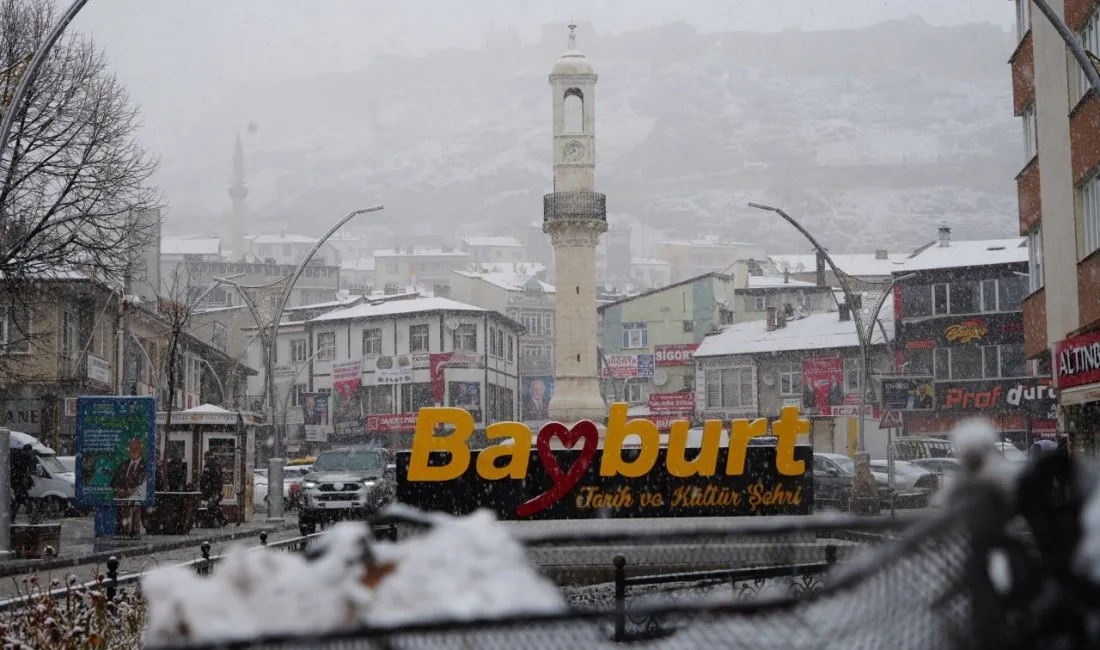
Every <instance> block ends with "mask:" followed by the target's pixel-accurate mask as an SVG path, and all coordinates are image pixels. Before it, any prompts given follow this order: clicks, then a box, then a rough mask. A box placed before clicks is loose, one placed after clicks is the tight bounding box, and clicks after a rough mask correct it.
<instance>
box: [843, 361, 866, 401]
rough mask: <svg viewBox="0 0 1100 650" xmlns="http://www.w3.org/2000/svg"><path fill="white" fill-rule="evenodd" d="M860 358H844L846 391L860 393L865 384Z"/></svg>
mask: <svg viewBox="0 0 1100 650" xmlns="http://www.w3.org/2000/svg"><path fill="white" fill-rule="evenodd" d="M860 363H861V362H860V360H859V359H845V360H844V392H845V393H858V392H859V390H860V387H861V386H862V385H863V381H862V379H863V370H862V368H860Z"/></svg>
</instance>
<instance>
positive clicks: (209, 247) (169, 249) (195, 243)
mask: <svg viewBox="0 0 1100 650" xmlns="http://www.w3.org/2000/svg"><path fill="white" fill-rule="evenodd" d="M221 246H222V241H221V240H220V239H218V238H217V237H164V238H162V239H161V240H160V254H161V255H219V254H220V253H221Z"/></svg>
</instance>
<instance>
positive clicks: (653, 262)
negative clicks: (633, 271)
mask: <svg viewBox="0 0 1100 650" xmlns="http://www.w3.org/2000/svg"><path fill="white" fill-rule="evenodd" d="M630 264H631V266H671V265H670V264H669V263H668V262H666V261H664V260H659V259H657V258H656V257H635V258H632V259H631V260H630Z"/></svg>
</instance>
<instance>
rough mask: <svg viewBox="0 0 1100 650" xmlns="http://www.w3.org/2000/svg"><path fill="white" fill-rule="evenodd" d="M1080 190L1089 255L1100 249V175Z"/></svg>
mask: <svg viewBox="0 0 1100 650" xmlns="http://www.w3.org/2000/svg"><path fill="white" fill-rule="evenodd" d="M1098 14H1100V12H1098ZM1078 192H1079V193H1080V197H1081V199H1080V201H1081V220H1082V222H1083V226H1084V244H1085V255H1089V254H1090V253H1092V252H1093V251H1095V250H1097V249H1100V175H1096V176H1093V177H1092V178H1090V179H1089V180H1087V181H1085V184H1084V185H1082V186H1081V189H1080V190H1078Z"/></svg>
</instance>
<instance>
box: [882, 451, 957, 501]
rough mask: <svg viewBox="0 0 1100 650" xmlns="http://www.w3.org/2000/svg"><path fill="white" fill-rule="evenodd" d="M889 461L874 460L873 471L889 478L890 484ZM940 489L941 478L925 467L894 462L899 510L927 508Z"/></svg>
mask: <svg viewBox="0 0 1100 650" xmlns="http://www.w3.org/2000/svg"><path fill="white" fill-rule="evenodd" d="M887 465H888V461H885V460H872V461H871V471H872V472H876V473H881V474H882V475H883V476H886V477H887V484H889V469H888V467H887ZM939 487H940V482H939V477H938V475H936V474H935V473H933V472H930V471H928V470H926V469H924V468H923V467H920V466H918V465H914V464H913V463H910V462H908V461H904V460H895V461H894V489H895V490H896V496H895V497H894V506H895V507H898V508H926V507H928V504H929V497H930V496H932V494H933V493H934V492H936V490H938V489H939Z"/></svg>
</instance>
